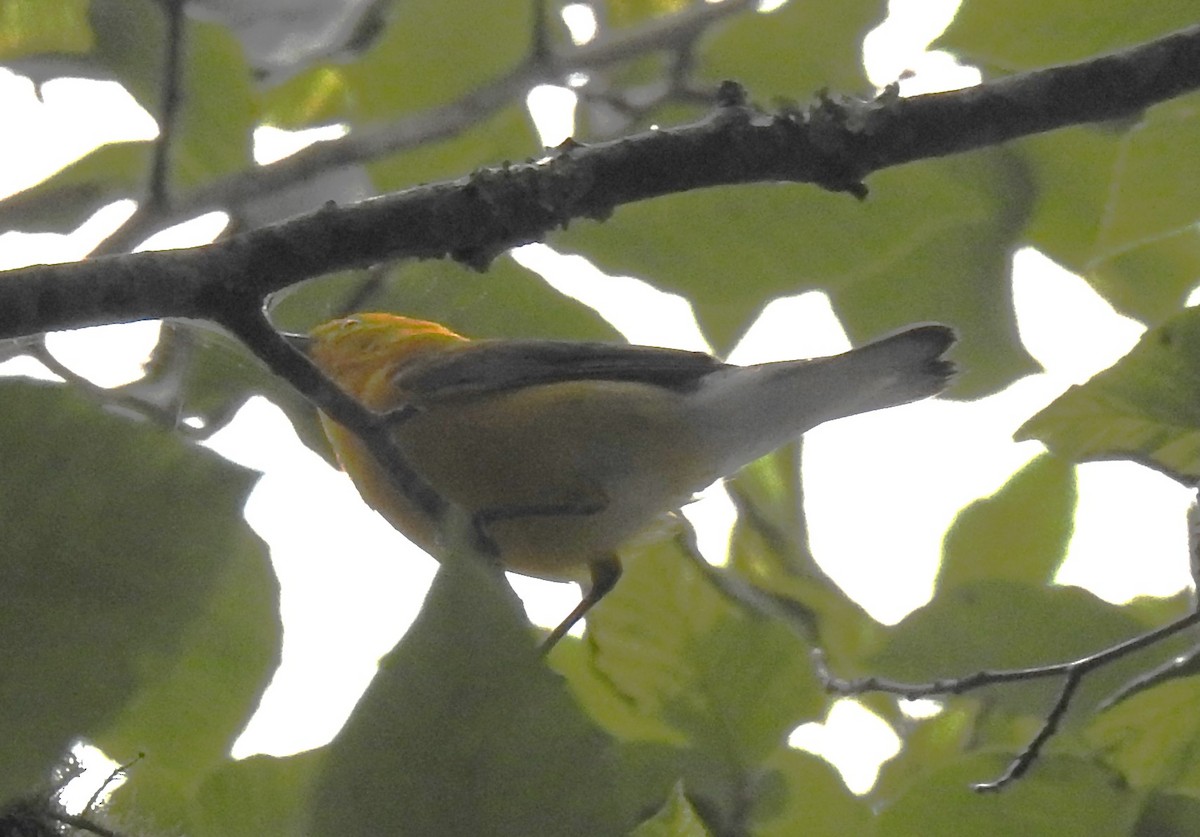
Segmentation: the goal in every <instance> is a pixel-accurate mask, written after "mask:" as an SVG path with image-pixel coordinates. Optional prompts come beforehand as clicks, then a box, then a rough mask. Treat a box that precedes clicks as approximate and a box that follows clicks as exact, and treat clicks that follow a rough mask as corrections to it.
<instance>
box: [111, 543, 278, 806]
mask: <svg viewBox="0 0 1200 837" xmlns="http://www.w3.org/2000/svg"><path fill="white" fill-rule="evenodd" d="M262 552H263V550H262V548H261V545H260V544H258V543H257V542H256V541H250V540H248V543H247V549H246V550H245V551H243V552H242V554H240V555H239V554H237V553H233V552H231V553H230V554H227V555H226V556H224V557H225V561H226V562H227V563H228V564H229V566H228V567H227V568H226V572H225V573H224V576H223V577H222V578H221V579H220V581H219V585H220V586H219V587H218V588H217V589H216V590H214V591H213V594H212V597H211V599H210V602H209V605H208V608H207V610H206V612H205V613H204V614H203V615H202V617H201V618H200V619H198V620H197V621H196V623H195V624H194V625H193V626H192V627H191V629H190V630H189V631H188V633H187V635H186V636H185V637H184V639H183V642H182V645H181V648H180V650H179V653H178V655H177V657H176V659H175V660H174V661H173V666H172V667H171V669H170V670H168V671H166V672H164V674H163V676H161V677H160V678H159V679H157V680H156V681H154V682H151V683H148V684H147V685H146V686H145V687H143V688H142V689H141V690H139V691H138V692H137V693H136V694H135V695H134V696H133V699H132V700H130V701H129V703H128V704H127V705H126V706H125V707H124V708H123V709H122V711H121V713H120V715H119V716H118V718H117V719H116V721H115V723H114V724H113V725H112V726H111V727H109V728H108V729H107V730H105V731H103V732H100V733H98V734H97V735H96V736H95V740H96V743H97V744H98V745H99V747H100V748H101V749H102V750H104V751H105V752H107V753H113V754H120V757H121V758H127V757H130V756H131V754H136V753H145V754H146V757H145V759H144V760H143V761H142V762H141V763H140V764H139V766H138V768H137V770H136V771H133V772H132V773H131V776H130V781H129V782H128V783H127V784H126V785H124V786H123V787H122V789H121V793H120V795H119V796H118V797H117V798H115V799H114V800H113V801H112V802H111V803H110V806H109V807H110V809H111V810H112V811H113V812H114V814H116V815H118V816H121V815H122V814H124V815H125V816H128V817H130V818H131V819H132V818H134V817H136V818H137V819H138V820H141V821H150V822H155V823H156V824H157V826H158V827H159V828H162V829H166V828H168V827H171V826H172V825H173V824H175V823H177V822H179V821H180V819H181V818H182V817H185V816H186V815H187V813H188V811H189V809H190V808H191V806H192V804H193V800H194V798H195V796H196V794H197V793H198V792H199V790H200V788H201V786H202V785H203V784H204V782H205V781H206V780H207V779H208V777H209V776H210V775H211V774H212V773H213V772H214V771H216V770H219V769H220V768H222V767H223V766H225V765H226V764H227V763H228V757H229V749H230V747H231V746H232V745H233V742H234V740H235V739H236V738H237V736H238V735H239V734H240V733H241V731H242V729H243V728H244V727H245V726H246V722H247V721H248V720H249V719H250V716H251V715H252V714H253V713H254V710H255V708H256V707H257V706H258V701H259V698H260V697H261V695H262V692H263V690H264V689H265V688H266V686H267V682H268V680H269V678H270V675H271V674H272V673H273V672H274V670H275V669H276V668H277V667H278V665H279V655H280V647H281V644H282V639H283V630H282V627H283V626H282V625H281V624H280V622H279V615H278V611H279V604H278V598H279V587H278V582H277V581H276V579H275V575H274V573H273V572H272V570H271V567H270V565H269V563H268V562H267V561H265V560H263V554H262Z"/></svg>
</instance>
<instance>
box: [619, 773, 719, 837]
mask: <svg viewBox="0 0 1200 837" xmlns="http://www.w3.org/2000/svg"><path fill="white" fill-rule="evenodd" d="M630 837H711V833H710V832H709V830H708V829H707V828H705V826H704V820H703V819H701V818H700V815H699V814H697V813H696V809H695V808H693V807H692V803H691V802H689V801H688V798H687V794H686V793H684V790H683V782H679V783H677V784H676V785H675V787H674V788H673V789H672V790H671V795H670V796H669V797H668V798H667V801H666V802H664V803H663V806H662V807H661V808H659V809H658V812H657V813H655V815H654V816H653V817H651V818H650V819H648V820H645V821H644V822H642V823H640V824H639V825H638V827H637V828H635V829H634V830H633V831H631V832H630Z"/></svg>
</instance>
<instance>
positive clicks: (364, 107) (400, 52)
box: [267, 0, 533, 174]
mask: <svg viewBox="0 0 1200 837" xmlns="http://www.w3.org/2000/svg"><path fill="white" fill-rule="evenodd" d="M532 10H533V6H532V4H530V3H527V2H524V0H493V2H489V3H475V2H471V0H405V2H403V3H392V4H390V7H389V18H390V19H389V22H388V26H387V30H386V31H385V32H384V33H383V34H382V35H381V36H380V37H379V38H378V39H377V40H376V41H375V43H374V44H372V46H371V48H370V49H369V50H368V51H367V52H366V53H365V54H364V55H363V56H362V57H361V58H359V59H358V60H355V61H352V62H350V63H348V64H345V65H343V66H334V65H325V66H321V67H315V68H313V69H311V70H309V71H307V72H306V73H304V74H302V75H301V76H300V77H299V78H297V79H295V80H293V81H291V82H289V83H288V84H287V85H286V86H283V87H281V88H278V89H277V90H275V91H273V92H272V93H270V94H268V97H267V113H268V115H269V118H270V119H271V120H272V121H276V122H279V123H280V124H284V125H290V126H295V127H299V126H301V125H303V124H305V123H307V124H313V123H314V122H328V121H334V120H346V121H350V122H356V123H357V122H362V121H378V120H383V119H392V118H395V117H397V116H400V115H402V114H406V113H410V112H413V111H417V110H421V109H424V108H430V107H435V106H437V105H444V104H449V103H451V102H453V101H455V100H457V99H459V98H461V97H463V96H466V95H467V94H469V93H472V92H474V91H476V90H477V89H478V88H480V87H482V86H484V85H485V84H486V83H488V82H490V81H493V80H495V79H497V78H498V77H500V76H501V75H503V74H505V73H506V72H508V71H510V70H512V69H514V68H515V67H516V66H517V65H518V64H519V63H520V62H521V61H522V60H523V59H524V58H525V57H526V55H527V54H528V50H529V46H530V44H531V42H532V37H533V17H532ZM309 120H312V121H311V122H310V121H309ZM462 173H463V172H461V171H460V172H456V174H462Z"/></svg>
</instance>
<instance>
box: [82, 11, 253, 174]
mask: <svg viewBox="0 0 1200 837" xmlns="http://www.w3.org/2000/svg"><path fill="white" fill-rule="evenodd" d="M89 16H90V19H91V24H92V30H93V32H94V34H95V39H96V49H95V52H94V54H93V55H94V59H95V61H96V62H97V63H98V64H100V65H101V66H103V67H104V68H106V69H107V70H108V71H110V72H111V73H112V74H113V75H115V77H116V79H117V80H118V81H120V82H121V83H122V84H123V85H124V86H125V87H126V89H128V90H129V92H130V93H132V94H133V96H134V97H135V98H136V99H137V100H138V102H139V103H141V105H142V106H143V107H145V108H146V109H147V110H148V111H149V112H150V113H151V114H153V115H155V116H156V118H161V107H160V104H159V103H160V99H161V96H162V90H161V87H162V77H163V67H162V62H163V57H164V54H165V45H164V42H165V38H166V24H165V20H164V17H163V9H162V5H161V4H159V3H156V2H153V0H92V3H91V7H90V15H89ZM183 55H184V65H183V72H182V76H181V88H182V89H181V105H180V110H179V113H178V114H177V116H176V120H177V121H176V125H175V129H174V131H175V139H174V142H173V146H174V148H173V155H172V158H171V175H172V181H171V183H172V185H176V186H191V185H195V184H198V183H203V182H205V181H207V180H210V179H211V178H213V177H215V176H217V175H220V174H228V173H230V172H234V171H241V170H243V169H246V168H248V167H249V166H251V165H252V164H253V160H252V158H251V155H250V147H251V135H252V131H253V128H254V124H255V118H256V115H257V104H256V102H255V94H254V91H253V88H252V87H251V71H250V67H249V65H248V64H247V63H246V60H245V57H244V56H243V55H242V50H241V46H240V45H239V44H238V42H237V40H236V39H235V38H234V37H233V35H232V34H231V33H230V32H229V31H228V30H226V29H225V28H224V27H221V26H217V25H215V24H208V23H203V22H200V21H194V20H188V21H187V25H186V30H185V34H184V50H183Z"/></svg>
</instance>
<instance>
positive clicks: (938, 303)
mask: <svg viewBox="0 0 1200 837" xmlns="http://www.w3.org/2000/svg"><path fill="white" fill-rule="evenodd" d="M870 185H871V189H872V192H871V196H870V197H869V198H868V199H867V200H866V201H863V202H856V201H854V200H853V199H852V198H849V197H848V196H846V195H834V194H830V193H828V192H823V191H821V190H818V189H816V188H815V187H812V186H807V185H753V186H737V187H732V186H731V187H722V188H715V189H705V190H702V191H696V192H687V193H684V194H679V195H671V196H668V197H662V198H656V199H654V200H649V201H643V202H640V203H636V204H630V205H626V206H622V207H620V208H619V209H617V211H616V213H615V214H614V215H613V217H612V218H611V219H610V220H609V221H607V222H605V223H603V224H596V223H591V222H580V223H577V224H573V225H572V226H571V227H570V229H569V230H566V231H563V232H561V233H557V234H555V237H554V238H553V240H552V241H551V243H554V244H557V245H559V246H563V247H566V248H569V249H573V250H578V251H579V252H582V253H583V254H585V255H586V256H588V257H589V258H592V259H593V260H595V261H596V262H598V263H599V264H600V266H601V267H602V268H604V269H605V270H607V271H609V272H611V273H626V274H634V275H639V276H641V277H643V278H645V279H647V280H648V281H650V282H652V283H653V284H655V285H656V286H658V287H660V288H662V289H663V290H667V291H671V292H675V293H680V294H683V295H684V296H686V297H688V298H689V299H690V300H691V301H692V303H693V305H694V307H695V309H696V315H697V318H698V319H699V321H700V323H701V325H702V326H703V327H704V329H705V330H706V332H707V333H708V334H709V336H710V337H711V338H712V339H713V340H714V342H715V344H716V345H717V346H718V347H719V348H724V349H728V348H729V347H730V346H731V345H732V344H733V342H734V341H735V340H736V339H737V338H738V337H739V336H740V334H741V333H742V332H743V331H744V330H745V329H746V328H747V327H748V326H749V324H750V322H751V320H752V318H753V317H754V316H756V315H757V313H758V312H759V310H760V309H761V308H762V307H763V306H764V305H765V304H766V303H767V302H769V301H770V300H772V299H774V298H775V297H778V296H781V295H789V294H799V293H802V292H804V291H808V290H813V289H820V290H825V291H827V292H828V293H829V294H830V295H831V297H832V299H833V303H834V307H835V308H836V310H837V311H838V314H839V316H841V317H842V319H843V322H844V323H845V325H846V328H847V330H848V331H849V332H850V335H851V338H852V339H854V340H855V341H859V342H861V341H865V340H866V339H869V338H871V337H878V336H879V335H880V334H882V333H885V332H888V331H892V330H895V329H897V328H899V327H901V326H904V325H907V324H910V323H912V322H915V321H922V320H935V321H940V322H946V323H949V324H951V325H954V326H955V327H957V328H958V329H959V330H960V332H961V333H962V334H964V335H965V338H964V340H963V342H962V343H961V344H960V345H959V347H958V350H957V351H958V354H957V358H958V360H960V362H961V364H962V368H963V369H964V373H963V375H962V377H961V378H960V379H959V381H958V382H957V384H956V386H957V387H958V390H956V392H960V393H962V394H964V395H965V394H977V393H981V392H983V391H987V390H990V389H992V388H998V387H999V386H1001V385H1003V384H1005V383H1007V382H1008V381H1010V380H1011V379H1013V378H1014V377H1016V376H1017V375H1020V374H1023V373H1025V372H1027V371H1030V370H1031V369H1032V368H1034V365H1033V362H1032V361H1031V359H1030V358H1029V357H1028V355H1027V354H1026V353H1025V350H1024V349H1023V348H1022V347H1021V346H1020V345H1019V341H1018V340H1017V338H1016V325H1015V319H1014V314H1013V310H1012V299H1011V288H1010V283H1009V253H1010V250H1011V248H1012V247H1013V246H1014V245H1015V242H1016V240H1017V236H1018V235H1019V231H1020V228H1021V226H1022V225H1023V224H1024V221H1025V217H1026V208H1027V203H1026V202H1027V200H1028V197H1029V191H1028V184H1027V182H1026V181H1025V178H1024V175H1023V174H1022V172H1021V171H1020V169H1019V167H1018V166H1016V165H1015V164H1014V158H1012V157H1011V156H1010V155H1008V153H1007V152H1004V151H988V152H984V153H976V154H972V155H966V156H961V157H956V158H952V159H944V160H930V161H923V162H920V163H914V164H912V165H910V166H905V167H903V168H898V169H889V170H887V171H883V172H879V173H878V174H877V175H875V176H874V177H873V178H872V179H871V184H870Z"/></svg>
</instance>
